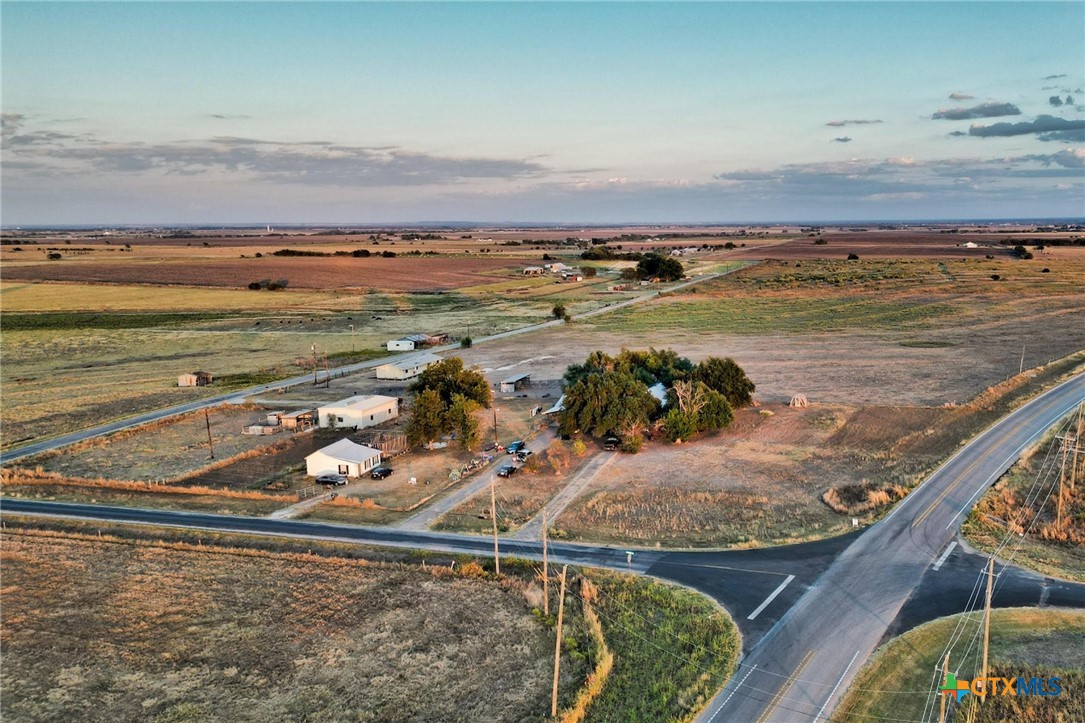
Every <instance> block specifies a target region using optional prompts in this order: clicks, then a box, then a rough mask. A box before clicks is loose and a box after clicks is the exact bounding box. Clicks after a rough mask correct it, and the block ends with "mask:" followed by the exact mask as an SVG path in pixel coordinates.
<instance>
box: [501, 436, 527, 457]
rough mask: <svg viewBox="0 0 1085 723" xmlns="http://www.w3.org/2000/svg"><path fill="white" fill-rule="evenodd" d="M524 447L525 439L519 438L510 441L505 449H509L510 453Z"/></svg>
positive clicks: (514, 452)
mask: <svg viewBox="0 0 1085 723" xmlns="http://www.w3.org/2000/svg"><path fill="white" fill-rule="evenodd" d="M523 448H524V443H523V441H522V440H519V439H518V440H516V441H515V442H509V444H508V446H506V447H505V451H507V452H508V453H509V454H516V453H517V452H519V451H520V450H521V449H523Z"/></svg>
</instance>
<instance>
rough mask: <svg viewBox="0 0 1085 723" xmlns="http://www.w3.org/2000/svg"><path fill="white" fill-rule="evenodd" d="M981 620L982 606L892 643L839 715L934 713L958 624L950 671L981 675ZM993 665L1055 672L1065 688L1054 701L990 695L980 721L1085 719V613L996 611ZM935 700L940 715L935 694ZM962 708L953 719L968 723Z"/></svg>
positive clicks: (1004, 670)
mask: <svg viewBox="0 0 1085 723" xmlns="http://www.w3.org/2000/svg"><path fill="white" fill-rule="evenodd" d="M958 624H960V627H959V628H958V627H957V626H958ZM982 624H983V612H982V610H980V612H979V613H973V614H970V615H967V616H959V615H957V616H953V617H948V618H941V619H939V620H935V621H934V622H931V623H927V624H926V625H921V626H920V627H918V628H915V629H914V630H910V631H909V632H907V633H904V634H903V635H901V636H900V637H898V638H896V639H894V640H892V641H890V642H889V643H886V644H885V645H884V646H882V647H881V648H880V649H879V650H878V651H877V652H876V653H875V654H874V656H873V657H872V658H871V659H870V661H869V662H868V663H867V664H866V666H864V667H863V669H862V670H861V671H860V672H859V675H858V676H857V677H856V679H855V682H853V683H852V685H851V688H850V689H849V690H848V692H847V694H846V695H845V696H844V698H843V699H842V701H841V703H840V705H839V706H838V707H837V709H836V713H835V714H834V715H833V720H834V721H839V722H840V723H844V722H845V721H848V722H852V721H853V722H854V723H863V722H865V721H870V720H877V719H878V718H879V717H881V718H884V719H886V720H923V719H924V718H923V712H924V709H925V707H926V710H927V712H928V713H930V710H931V709H930V707H929V706H930V702H929V701H930V696H931V695H932V694H931V692H930V691H931V690H932V683H933V681H934V679H935V677H936V674H935V673H934V671H935V669H936V668H938V667H939V666H941V664H942V656H943V655H944V652H945V648H946V646H947V644H948V643H949V641H950V638H951V634H952V633H953V632H954V630H955V629H956V630H957V632H958V636H957V642H956V643H955V644H954V645H952V646H950V649H949V655H950V670H951V671H958V673H957V676H958V678H960V679H967V680H971V679H972V678H973V677H974V676H975V675H977V673H976V672H975V671H976V670H977V669H978V667H979V663H980V654H981V646H980V645H977V644H974V641H975V634H976V633H977V631H979V630H980V629H981V628H982ZM990 662H991V671H992V672H991V675H1000V676H1005V677H1014V676H1025V677H1032V676H1043V677H1045V678H1046V677H1048V676H1051V675H1057V676H1059V677H1061V678H1062V681H1063V683H1062V685H1063V690H1064V693H1063V694H1062V695H1061V696H1059V697H1056V698H1031V697H1029V698H1024V697H1022V698H1016V697H1008V698H1004V697H995V698H990V699H989V700H988V702H987V703H986V704H985V705H983V706H981V707H980V713H979V716H978V717H977V718H976V720H977V721H979V722H980V723H995V722H996V721H1010V720H1016V721H1051V722H1052V723H1054V722H1055V721H1066V722H1069V721H1080V720H1085V698H1082V696H1081V695H1080V693H1079V691H1080V690H1081V687H1082V685H1085V612H1082V611H1079V610H1074V611H1070V610H1055V609H1047V610H1041V609H1034V608H1016V609H1008V610H995V611H994V612H993V613H992V615H991V648H990ZM966 700H967V698H966ZM933 704H934V706H935V709H934V710H935V717H937V705H938V701H937V699H935V700H934V701H933ZM956 713H957V714H956V715H955V716H954V717H953V718H951V720H953V721H957V722H958V723H960V722H963V721H964V720H965V715H964V713H963V711H957V712H956ZM928 719H930V718H928Z"/></svg>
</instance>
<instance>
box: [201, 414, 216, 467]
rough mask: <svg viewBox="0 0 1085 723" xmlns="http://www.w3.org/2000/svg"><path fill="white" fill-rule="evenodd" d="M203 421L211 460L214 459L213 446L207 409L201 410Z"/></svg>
mask: <svg viewBox="0 0 1085 723" xmlns="http://www.w3.org/2000/svg"><path fill="white" fill-rule="evenodd" d="M203 421H204V422H206V423H207V448H208V449H210V450H211V459H214V458H215V445H214V444H213V443H212V442H211V417H209V416H208V415H207V407H204V408H203Z"/></svg>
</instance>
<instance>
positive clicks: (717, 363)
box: [693, 356, 756, 409]
mask: <svg viewBox="0 0 1085 723" xmlns="http://www.w3.org/2000/svg"><path fill="white" fill-rule="evenodd" d="M693 378H694V379H696V380H697V381H699V382H704V383H705V385H706V386H708V387H709V388H710V389H714V390H716V391H717V392H719V393H720V394H722V395H723V396H725V397H727V401H728V402H729V403H730V404H731V406H732V407H733V408H735V409H737V408H739V407H744V406H746V405H747V404H750V403H751V402H752V401H753V393H754V389H756V387H755V386H754V383H753V382H751V381H750V378H749V377H747V376H746V372H745V371H743V369H742V367H740V366H739V365H738V364H736V363H735V360H734V359H732V358H731V357H726V358H721V357H718V356H712V357H709V358H707V359H705V360H704V361H703V362H701V363H700V364H698V365H697V368H696V369H694V370H693Z"/></svg>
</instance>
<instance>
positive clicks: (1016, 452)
mask: <svg viewBox="0 0 1085 723" xmlns="http://www.w3.org/2000/svg"><path fill="white" fill-rule="evenodd" d="M1080 403H1081V401H1080V400H1079V401H1076V402H1074V403H1073V404H1071V405H1070V406H1068V407H1066V408H1065V409H1063V410H1062V411H1061V412H1059V413H1058V414H1056V415H1055V421H1058V420H1060V419H1062V418H1063V417H1064V416H1065V415H1066V414H1068V413H1069V412H1070V410H1071V409H1073V408H1074V407H1076V406H1077V405H1078V404H1080ZM1049 429H1050V426H1048V427H1044V428H1043V429H1041V430H1040V431H1039V432H1037V433H1036V434H1034V435H1032V436H1031V437H1029V438H1028V439H1026V440H1025V442H1024V444H1022V445H1021V446H1020V447H1018V448H1017V449H1016V450H1014V451H1013V452H1012V453H1011V454H1010V456H1009V457H1007V458H1006V460H1005V461H1004V462H1003V463H1002V464H1001V465H999V469H1000V471H998V472H995V473H994V474H992V475H991V476H990V477H988V478H987V481H986V482H984V483H983V484H982V485H980V488H979V489H978V490H976V492H975V493H974V494H973V495H972V496H971V497H969V498H968V501H967V502H965V503H964V505H963V506H962V507H961V509H959V510H957V514H955V515H953V519H951V520H950V521H949V524H948V525H946V529H947V530H948V529H949V528H950V527H953V524H954V523H955V522H957V518H958V517H960V516H961V514H962V513H963V512H964V511H965V510H967V509H968V508H970V507H971V506H972V503H973V502H974V501H975V499H976V498H977V497H979V496H980V494H982V493H983V491H984V490H986V489H987V487H988V486H990V484H991V483H992V482H994V481H995V480H996V479H998V478H999V477H1001V476H1002V475H1004V474H1006V472H1007V471H1008V470H1009V468H1010V467H1012V466H1013V464H1014V462H1016V461H1017V460H1018V458H1020V456H1021V452H1023V451H1024V450H1025V448H1026V447H1028V446H1029V445H1030V444H1032V443H1033V442H1034V441H1036V438H1037V437H1039V436H1041V435H1043V434H1045V433H1047V431H1048V430H1049Z"/></svg>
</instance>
